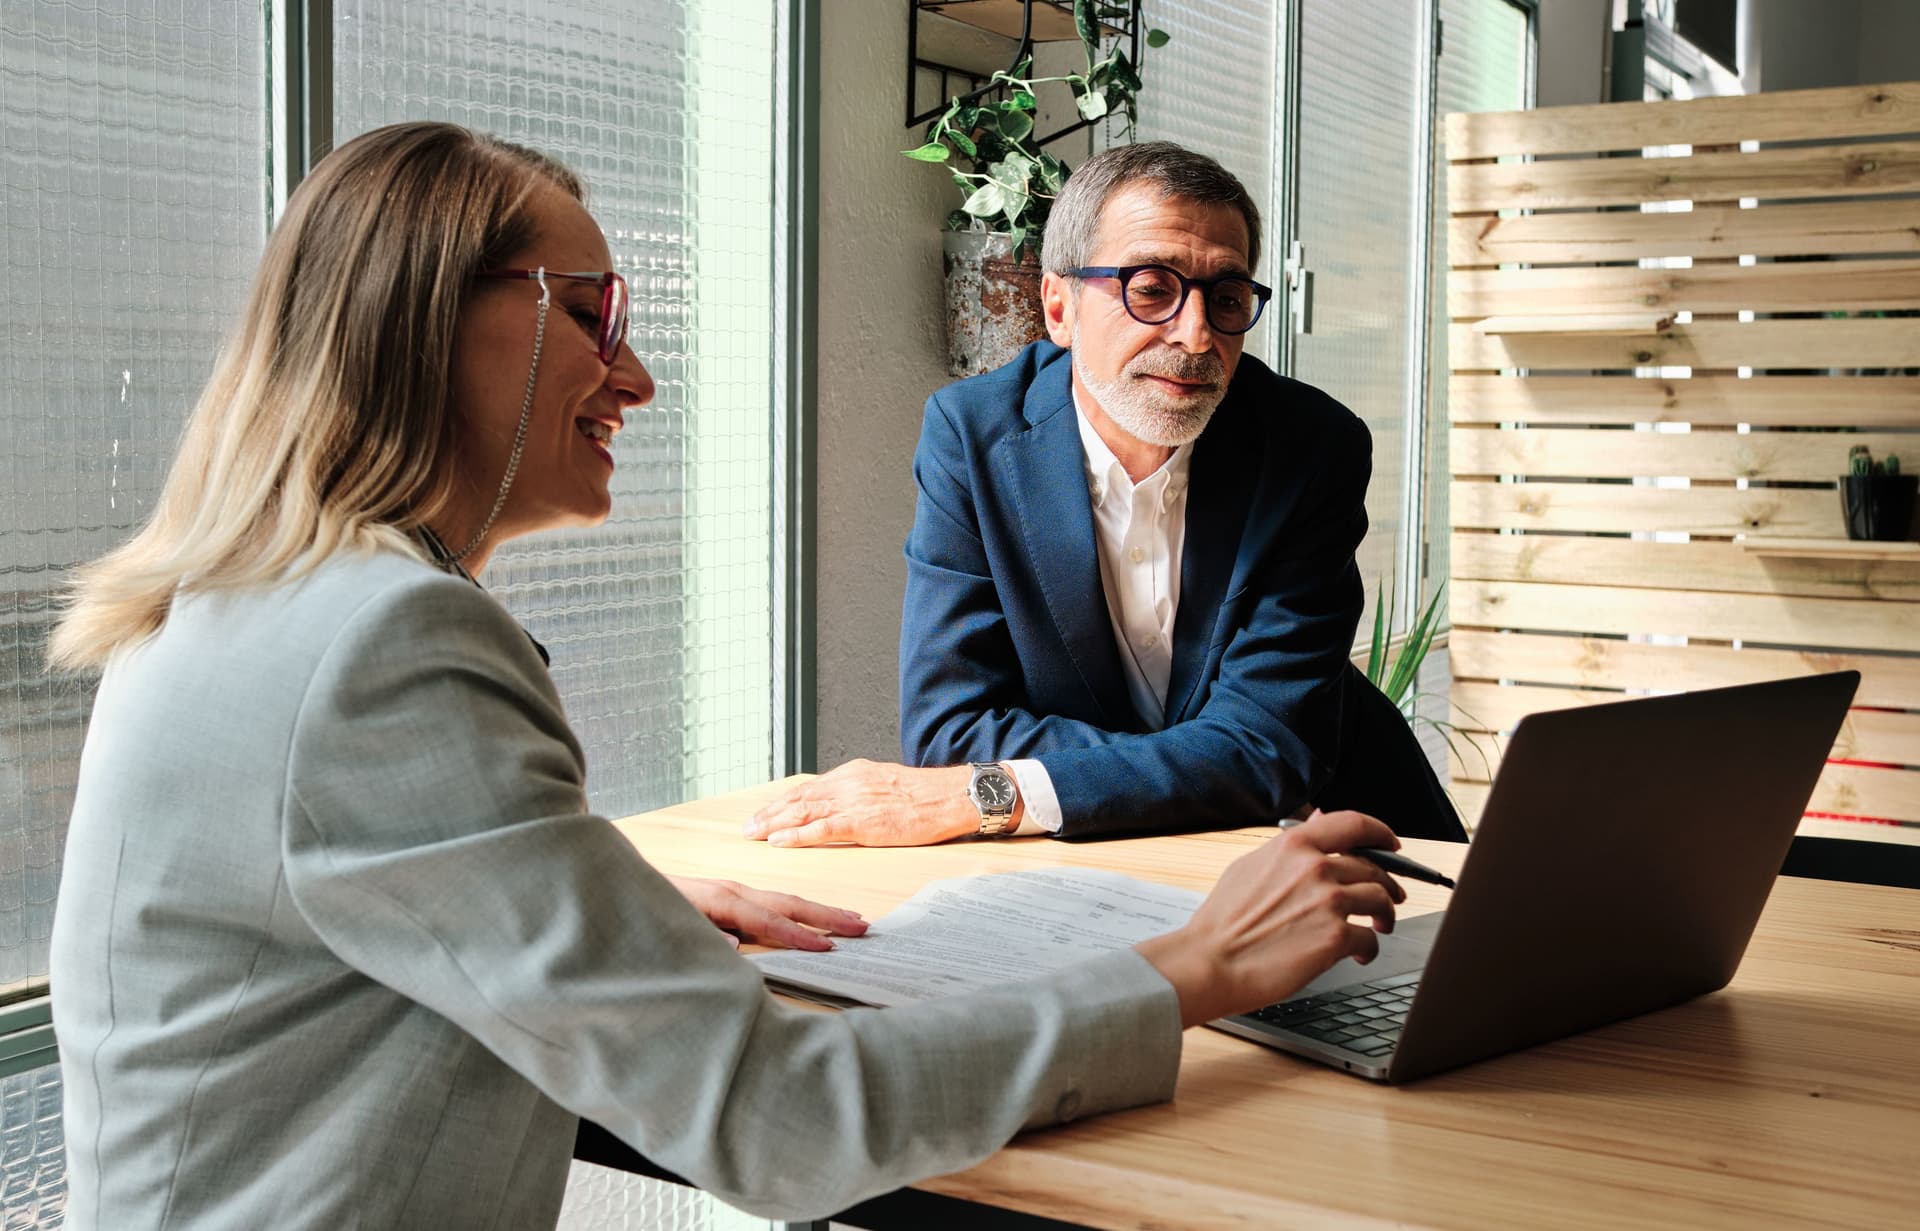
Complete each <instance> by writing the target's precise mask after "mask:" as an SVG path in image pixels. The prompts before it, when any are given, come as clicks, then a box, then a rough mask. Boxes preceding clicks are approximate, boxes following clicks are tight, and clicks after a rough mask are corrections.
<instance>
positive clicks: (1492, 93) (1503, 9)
mask: <svg viewBox="0 0 1920 1231" xmlns="http://www.w3.org/2000/svg"><path fill="white" fill-rule="evenodd" d="M1440 20H1441V23H1442V29H1443V30H1444V32H1445V33H1444V36H1443V37H1442V39H1441V43H1440V60H1439V63H1438V64H1437V65H1436V66H1435V70H1434V113H1435V116H1436V128H1437V127H1438V125H1439V123H1440V121H1441V120H1442V119H1444V117H1445V116H1447V115H1448V114H1449V113H1451V112H1455V111H1518V110H1520V109H1521V108H1523V107H1525V106H1526V105H1527V85H1528V82H1527V15H1526V14H1525V13H1524V12H1522V11H1521V10H1520V9H1518V8H1516V7H1514V6H1513V5H1512V4H1510V3H1509V2H1508V0H1440ZM1445 159H1446V151H1445V150H1441V151H1440V152H1439V153H1438V154H1437V155H1436V161H1435V169H1434V177H1433V282H1432V295H1431V297H1430V302H1431V303H1432V305H1433V327H1432V332H1431V334H1430V335H1429V336H1430V338H1431V339H1432V341H1431V343H1430V349H1429V351H1428V355H1429V359H1428V362H1427V373H1428V381H1427V389H1428V402H1427V407H1428V409H1427V423H1428V428H1427V516H1426V521H1425V526H1424V528H1425V532H1426V542H1427V561H1426V569H1425V575H1426V577H1427V578H1428V582H1427V588H1428V590H1429V592H1431V590H1432V588H1433V586H1434V585H1435V584H1436V583H1438V582H1440V581H1444V580H1445V579H1446V577H1447V570H1448V567H1449V565H1448V554H1447V535H1448V531H1449V527H1448V520H1449V519H1448V513H1447V483H1448V481H1449V480H1448V474H1447V176H1446V161H1445Z"/></svg>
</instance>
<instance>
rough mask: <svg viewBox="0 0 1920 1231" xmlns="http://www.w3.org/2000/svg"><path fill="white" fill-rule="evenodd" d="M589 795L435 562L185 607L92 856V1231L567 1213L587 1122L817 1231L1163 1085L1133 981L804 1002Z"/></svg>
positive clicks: (1167, 1063) (74, 1034) (362, 559)
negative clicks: (915, 999)
mask: <svg viewBox="0 0 1920 1231" xmlns="http://www.w3.org/2000/svg"><path fill="white" fill-rule="evenodd" d="M584 781H585V767H584V765H583V763H582V760H581V753H580V747H579V745H578V744H577V743H576V742H575V740H574V738H573V736H572V734H571V733H570V732H569V731H568V728H567V723H566V719H565V717H564V715H563V714H562V712H561V707H560V701H559V698H558V696H556V695H555V693H554V689H553V685H552V682H551V681H550V679H549V678H548V675H547V672H546V669H545V667H544V666H543V665H542V664H541V662H540V659H539V657H538V656H537V655H536V654H535V652H534V649H533V647H532V646H531V645H530V644H529V643H528V640H527V637H526V635H525V634H524V633H522V632H521V630H520V628H519V627H518V626H517V625H515V623H514V622H513V620H512V619H511V618H509V617H508V615H507V614H506V612H505V611H504V610H502V609H501V608H500V606H499V605H498V604H497V603H495V602H494V600H493V599H491V598H490V597H488V596H487V595H486V594H484V593H482V592H481V591H479V590H477V589H475V588H474V587H473V586H471V585H469V584H467V583H466V582H464V581H462V580H459V579H457V578H454V577H450V576H447V575H445V574H442V573H440V572H439V571H437V570H436V569H434V568H433V567H431V566H430V565H428V564H426V563H423V562H422V561H420V560H416V559H412V558H409V557H405V556H401V555H398V554H383V555H377V556H352V557H342V558H339V559H336V560H334V561H333V562H331V563H328V564H327V565H325V566H323V567H322V568H320V569H319V570H318V571H317V572H315V573H314V574H312V575H311V576H309V577H308V578H306V579H305V580H303V581H301V582H299V583H297V584H292V585H284V586H279V587H276V588H272V589H263V590H260V591H257V592H249V593H245V594H240V595H227V596H216V597H204V596H202V597H191V598H187V599H183V600H182V601H180V602H179V603H177V604H176V606H175V608H174V611H173V614H172V616H171V617H170V618H169V619H168V621H167V624H166V626H165V628H164V629H162V630H161V632H160V633H159V634H157V635H156V636H155V637H153V638H152V639H150V640H149V641H147V642H146V643H144V644H142V645H141V646H139V647H138V648H137V649H135V650H132V651H130V652H128V653H126V654H124V655H123V656H121V657H120V658H119V659H118V660H117V661H116V662H115V663H114V665H113V666H112V667H111V668H110V669H109V670H108V672H107V674H106V677H105V679H104V680H103V682H102V684H101V688H100V693H99V699H98V702H97V704H96V707H95V709H94V714H93V719H92V724H91V727H90V729H89V731H88V733H87V743H86V750H85V752H84V754H83V757H82V761H81V767H80V782H79V792H78V796H77V798H76V800H75V804H74V812H73V821H72V827H71V830H70V833H69V835H68V840H67V860H66V870H65V876H64V880H63V882H62V884H61V888H60V898H59V904H58V908H57V911H56V915H55V921H54V932H53V968H52V985H53V1009H54V1023H55V1026H56V1029H57V1031H58V1034H59V1039H60V1059H61V1063H62V1066H63V1070H64V1073H63V1075H64V1080H65V1085H66V1138H67V1160H68V1163H67V1165H68V1184H69V1187H70V1194H71V1195H70V1205H69V1209H68V1219H69V1225H71V1226H73V1227H76V1228H94V1227H102V1228H110V1229H111V1231H131V1229H134V1228H148V1227H169V1228H189V1227H191V1228H229V1227H230V1228H236V1229H241V1228H244V1229H246V1231H257V1229H258V1228H263V1227H272V1228H276V1229H277V1231H286V1229H289V1228H302V1227H312V1228H326V1229H327V1231H337V1229H339V1228H387V1227H405V1228H426V1227H457V1228H463V1229H467V1228H487V1227H497V1228H513V1229H516V1231H517V1229H518V1228H525V1227H540V1226H551V1225H552V1224H553V1222H554V1221H555V1218H556V1216H557V1212H558V1210H559V1206H560V1199H561V1194H562V1189H563V1187H564V1184H565V1179H566V1172H567V1166H568V1160H569V1158H570V1154H571V1147H572V1143H573V1136H574V1127H575V1119H576V1117H578V1116H587V1117H591V1118H592V1119H594V1120H597V1121H599V1122H600V1123H601V1124H603V1125H605V1126H606V1127H607V1128H609V1129H610V1130H612V1131H613V1132H615V1133H617V1134H619V1135H620V1136H621V1137H622V1138H624V1139H625V1140H626V1141H628V1142H629V1143H630V1144H632V1145H633V1146H634V1147H635V1148H636V1149H638V1150H640V1151H642V1152H643V1153H645V1154H647V1155H648V1156H649V1157H651V1158H652V1159H654V1160H655V1161H656V1162H658V1163H660V1164H662V1165H663V1166H666V1167H669V1168H671V1169H672V1170H674V1171H676V1172H678V1173H680V1174H681V1175H683V1176H686V1177H687V1178H688V1179H689V1180H692V1181H693V1182H695V1183H698V1184H699V1185H701V1186H702V1187H704V1188H706V1189H708V1190H709V1191H711V1192H713V1193H715V1194H717V1195H718V1196H720V1197H722V1198H723V1199H725V1200H727V1201H729V1202H731V1203H733V1204H735V1205H738V1206H741V1207H743V1208H745V1209H748V1210H750V1211H754V1212H756V1213H761V1214H764V1215H766V1216H769V1217H787V1218H800V1217H811V1216H820V1215H824V1214H826V1213H828V1212H830V1211H832V1210H835V1209H838V1208H840V1207H843V1206H845V1205H848V1204H850V1203H852V1202H855V1201H858V1200H861V1199H863V1198H865V1197H867V1196H870V1195H872V1194H875V1193H878V1192H883V1191H886V1190H888V1189H891V1188H895V1187H898V1186H900V1185H902V1184H906V1183H909V1182H911V1181H914V1180H916V1179H920V1178H922V1177H925V1176H929V1175H934V1174H938V1173H942V1172H949V1171H955V1170H958V1169H961V1168H964V1167H967V1166H970V1165H971V1164H973V1163H974V1162H976V1161H978V1160H980V1159H982V1158H985V1157H986V1156H987V1155H989V1154H991V1153H993V1152H994V1151H995V1150H996V1149H998V1148H999V1147H1000V1146H1001V1145H1002V1144H1003V1143H1004V1142H1005V1141H1006V1140H1007V1139H1008V1138H1009V1137H1011V1136H1012V1135H1013V1134H1014V1133H1015V1132H1017V1131H1019V1130H1020V1128H1021V1127H1022V1126H1032V1125H1038V1124H1044V1123H1048V1122H1052V1121H1056V1120H1063V1119H1069V1118H1071V1117H1073V1116H1075V1115H1076V1114H1087V1113H1092V1112H1097V1111H1103V1110H1107V1109H1110V1108H1117V1107H1123V1106H1129V1105H1133V1104H1138V1103H1144V1102H1149V1101H1153V1100H1158V1099H1165V1098H1168V1097H1170V1096H1171V1094H1172V1091H1173V1084H1174V1075H1175V1071H1176V1069H1177V1067H1178V1063H1179V1050H1180V1042H1179V1039H1180V1026H1179V1020H1178V1007H1177V1004H1176V1002H1175V997H1174V995H1173V991H1172V989H1171V987H1169V986H1168V984H1167V983H1166V982H1165V981H1164V980H1163V979H1161V978H1160V976H1159V975H1158V974H1157V973H1156V972H1155V971H1154V970H1153V968H1152V967H1151V966H1150V965H1148V964H1147V963H1146V962H1145V961H1144V960H1143V959H1141V958H1140V957H1138V956H1137V955H1135V954H1133V953H1131V952H1127V953H1122V954H1118V955H1115V956H1113V957H1110V958H1106V959H1102V960H1100V961H1098V962H1095V963H1092V964H1090V965H1088V966H1086V967H1084V968H1082V969H1079V970H1077V971H1074V972H1073V973H1071V974H1070V975H1067V976H1065V977H1063V978H1060V979H1058V980H1055V981H1053V982H1051V983H1047V984H1044V985H1041V984H1034V985H1027V986H1019V987H1011V988H1009V989H1008V990H1006V991H1004V992H1002V993H1000V994H998V995H994V996H984V997H977V998H974V999H973V1000H972V1001H970V1002H969V1003H968V1004H967V1005H966V1006H965V1007H964V1008H962V1007H960V1006H957V1005H954V1004H951V1003H949V1004H931V1005H924V1006H919V1007H914V1008H907V1009H890V1010H886V1011H872V1010H858V1011H853V1012H847V1013H839V1014H821V1013H815V1012H808V1011H804V1010H798V1009H794V1008H790V1007H788V1006H785V1005H782V1004H780V1003H779V1002H777V1001H775V1000H773V999H772V998H771V997H770V996H768V995H767V993H766V991H765V990H764V988H763V987H762V985H761V982H760V979H759V977H758V974H757V972H756V970H755V968H754V967H753V965H752V964H751V963H749V962H747V961H745V960H744V959H742V958H741V957H739V956H738V955H737V954H736V953H734V951H733V950H732V948H731V947H729V945H728V944H727V942H726V940H725V939H724V938H723V937H722V936H721V935H720V933H719V932H718V931H716V930H715V929H714V927H713V926H712V925H711V924H710V923H708V922H707V921H706V920H705V919H704V918H702V917H701V915H700V914H699V913H698V912H697V911H695V910H694V909H693V908H692V907H691V906H690V905H688V903H687V902H686V900H685V899H684V898H682V897H681V896H680V894H679V893H678V892H677V891H675V890H674V888H673V887H672V886H671V885H670V884H669V883H668V882H667V881H666V880H665V879H664V878H663V877H661V876H660V875H659V874H658V873H656V872H655V871H654V870H653V869H652V868H651V867H649V866H648V865H647V864H646V863H645V862H644V861H643V860H642V859H641V858H640V856H639V855H638V854H637V853H636V852H635V851H634V849H633V847H632V846H631V845H630V844H629V843H628V842H627V841H626V840H625V839H624V838H622V837H621V836H620V834H619V833H618V831H616V830H615V829H614V828H613V827H612V826H611V825H609V824H608V823H607V822H606V821H604V820H602V819H601V818H599V817H596V816H593V815H591V814H589V813H588V812H587V809H586V797H585V794H584V790H583V783H584Z"/></svg>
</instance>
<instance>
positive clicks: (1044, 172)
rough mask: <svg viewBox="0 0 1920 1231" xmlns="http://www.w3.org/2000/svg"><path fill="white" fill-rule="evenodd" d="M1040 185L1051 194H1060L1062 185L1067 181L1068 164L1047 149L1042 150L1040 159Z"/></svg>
mask: <svg viewBox="0 0 1920 1231" xmlns="http://www.w3.org/2000/svg"><path fill="white" fill-rule="evenodd" d="M1039 171H1040V187H1041V188H1042V189H1044V190H1045V191H1046V192H1047V194H1048V195H1049V196H1056V197H1057V196H1059V195H1060V188H1061V185H1063V184H1065V183H1066V182H1067V164H1066V163H1064V162H1061V161H1060V160H1059V159H1058V158H1055V157H1054V156H1053V155H1052V154H1049V153H1047V152H1046V151H1045V150H1042V151H1040V159H1039Z"/></svg>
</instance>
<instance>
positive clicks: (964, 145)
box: [947, 128, 980, 158]
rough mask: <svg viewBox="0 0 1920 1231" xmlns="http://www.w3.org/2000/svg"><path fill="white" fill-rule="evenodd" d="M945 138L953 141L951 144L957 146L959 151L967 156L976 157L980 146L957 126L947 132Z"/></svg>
mask: <svg viewBox="0 0 1920 1231" xmlns="http://www.w3.org/2000/svg"><path fill="white" fill-rule="evenodd" d="M947 140H949V141H951V142H953V144H954V145H955V146H956V147H958V148H959V150H960V152H961V153H962V154H965V155H966V156H967V157H968V158H974V157H977V156H978V155H979V153H980V147H979V146H977V145H975V144H974V143H973V138H972V137H969V136H968V135H967V134H965V133H963V132H961V131H960V130H959V129H957V128H956V129H953V130H952V131H950V132H949V133H947Z"/></svg>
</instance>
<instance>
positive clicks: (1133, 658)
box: [1007, 381, 1193, 834]
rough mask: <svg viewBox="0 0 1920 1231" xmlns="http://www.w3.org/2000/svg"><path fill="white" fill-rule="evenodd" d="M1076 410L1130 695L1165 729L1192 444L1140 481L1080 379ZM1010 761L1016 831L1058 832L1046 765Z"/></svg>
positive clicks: (1150, 721) (1103, 576) (1104, 584)
mask: <svg viewBox="0 0 1920 1231" xmlns="http://www.w3.org/2000/svg"><path fill="white" fill-rule="evenodd" d="M1073 409H1074V414H1075V416H1076V417H1077V418H1078V419H1079V421H1080V446H1081V449H1082V451H1083V452H1084V454H1085V456H1086V475H1087V497H1088V499H1089V501H1090V502H1091V504H1092V506H1093V531H1094V543H1095V546H1096V548H1097V550H1098V554H1099V556H1100V587H1101V589H1102V590H1104V591H1105V592H1106V596H1107V615H1108V618H1109V619H1111V620H1112V621H1113V639H1114V642H1115V644H1116V645H1117V646H1118V647H1119V650H1120V667H1121V670H1123V671H1124V672H1125V673H1126V677H1127V694H1128V695H1129V696H1130V697H1131V698H1132V699H1133V708H1134V709H1135V710H1137V711H1138V712H1139V714H1140V716H1141V717H1142V718H1143V719H1145V720H1146V722H1147V725H1148V726H1149V727H1152V728H1155V729H1158V728H1160V727H1161V726H1164V725H1165V723H1166V706H1167V677H1168V676H1169V675H1170V674H1172V671H1173V619H1174V614H1175V612H1177V611H1178V610H1179V607H1180V555H1181V551H1182V549H1183V548H1184V547H1185V546H1186V541H1187V474H1188V472H1189V470H1191V468H1192V463H1193V445H1192V444H1190V443H1189V444H1184V445H1181V446H1180V447H1179V448H1178V449H1175V450H1174V451H1173V456H1172V457H1170V458H1168V459H1167V460H1166V462H1165V464H1163V465H1162V466H1161V467H1160V469H1158V470H1156V471H1154V472H1153V473H1152V474H1150V475H1148V476H1147V477H1146V478H1144V479H1142V480H1141V481H1140V482H1138V483H1135V482H1134V481H1133V480H1132V479H1130V478H1129V477H1128V476H1127V469H1126V467H1125V466H1122V465H1121V464H1120V459H1119V458H1117V457H1115V456H1114V454H1113V450H1112V449H1110V448H1108V447H1107V442H1106V441H1104V440H1102V439H1100V433H1099V432H1098V431H1096V430H1094V426H1093V423H1092V421H1090V420H1089V419H1088V418H1087V411H1086V406H1085V403H1084V401H1083V400H1082V396H1081V393H1080V385H1079V382H1077V381H1076V382H1075V383H1074V386H1073ZM1007 768H1008V770H1009V771H1011V772H1012V774H1013V778H1014V782H1015V783H1016V784H1018V786H1019V788H1020V797H1021V799H1023V800H1024V801H1025V802H1026V811H1025V814H1024V815H1023V816H1022V818H1021V821H1020V828H1019V829H1018V830H1017V831H1016V832H1018V833H1023V834H1031V833H1058V832H1059V830H1060V798H1059V796H1058V795H1057V794H1056V793H1055V792H1054V789H1053V780H1052V778H1050V777H1049V776H1048V774H1047V770H1046V767H1045V766H1043V765H1042V764H1041V763H1040V762H1039V761H1037V760H1019V761H1009V762H1007Z"/></svg>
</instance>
